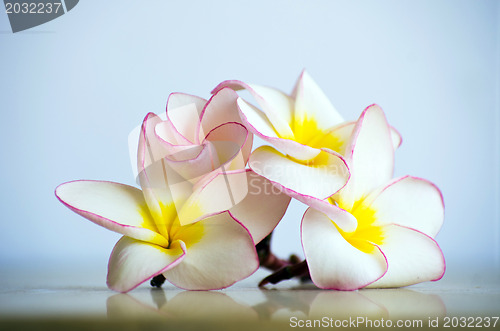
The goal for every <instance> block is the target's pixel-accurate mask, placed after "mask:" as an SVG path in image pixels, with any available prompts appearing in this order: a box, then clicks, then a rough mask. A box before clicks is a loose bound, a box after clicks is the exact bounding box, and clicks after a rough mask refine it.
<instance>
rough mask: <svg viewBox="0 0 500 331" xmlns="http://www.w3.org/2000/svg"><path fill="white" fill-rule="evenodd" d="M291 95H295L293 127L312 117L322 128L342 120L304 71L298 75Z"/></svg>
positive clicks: (324, 128)
mask: <svg viewBox="0 0 500 331" xmlns="http://www.w3.org/2000/svg"><path fill="white" fill-rule="evenodd" d="M293 96H295V113H294V122H295V128H298V127H300V125H301V123H302V122H303V121H304V120H305V119H309V120H311V119H314V120H315V121H316V122H317V124H318V126H319V128H320V129H323V130H326V129H328V128H331V127H332V126H334V125H337V124H340V123H342V122H344V120H343V118H342V116H340V114H339V112H338V111H337V110H336V109H335V107H333V105H332V104H331V103H330V100H328V98H327V97H326V95H325V94H324V93H323V91H322V90H321V89H320V87H319V86H318V85H317V84H316V82H315V81H314V80H313V79H312V78H311V76H310V75H309V74H308V73H307V72H306V71H303V72H302V75H300V77H299V79H298V81H297V84H296V86H295V88H294V92H293Z"/></svg>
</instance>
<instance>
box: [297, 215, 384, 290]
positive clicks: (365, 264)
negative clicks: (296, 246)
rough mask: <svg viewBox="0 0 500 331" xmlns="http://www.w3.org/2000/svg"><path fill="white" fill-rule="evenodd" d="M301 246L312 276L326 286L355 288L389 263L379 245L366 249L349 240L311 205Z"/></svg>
mask: <svg viewBox="0 0 500 331" xmlns="http://www.w3.org/2000/svg"><path fill="white" fill-rule="evenodd" d="M301 227H302V246H303V247H304V254H305V256H306V260H307V264H308V266H309V272H310V274H311V279H312V281H313V282H314V284H316V286H318V287H320V288H323V289H336V290H356V289H358V288H361V287H364V286H366V285H368V284H370V283H373V282H374V281H376V280H377V279H379V278H380V277H382V276H383V275H384V273H385V272H386V270H387V263H386V259H385V257H384V254H382V252H381V251H380V250H378V249H376V248H375V249H374V250H373V252H372V253H364V252H362V251H360V250H358V249H357V248H355V247H354V246H352V245H351V244H350V243H349V242H347V241H346V240H345V239H344V238H343V237H342V235H341V234H340V232H339V231H338V230H337V228H336V227H335V225H334V224H333V223H332V221H331V220H330V219H329V218H328V217H327V216H326V215H324V214H322V213H320V212H318V211H316V210H314V209H311V208H309V209H308V210H307V211H306V213H305V214H304V218H303V219H302V226H301Z"/></svg>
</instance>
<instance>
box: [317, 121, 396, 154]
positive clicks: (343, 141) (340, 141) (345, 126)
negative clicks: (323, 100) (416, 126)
mask: <svg viewBox="0 0 500 331" xmlns="http://www.w3.org/2000/svg"><path fill="white" fill-rule="evenodd" d="M355 126H356V122H344V123H342V124H339V125H336V126H334V127H333V128H331V129H329V130H327V131H326V132H325V135H324V136H319V137H318V138H316V141H313V142H312V144H313V145H319V146H321V147H325V148H330V149H331V150H334V151H335V152H338V153H340V154H341V155H345V154H346V151H345V150H346V148H347V145H348V144H349V141H350V139H351V135H352V133H353V130H354V127H355ZM391 139H392V145H393V148H394V150H396V149H397V148H398V147H399V146H401V143H402V138H401V135H400V134H399V132H398V131H397V130H396V129H395V128H393V127H392V126H391ZM320 140H324V141H326V142H329V141H333V146H334V147H336V146H337V147H336V148H332V147H329V146H328V145H327V144H324V143H320ZM317 147H318V146H317Z"/></svg>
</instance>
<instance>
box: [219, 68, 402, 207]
mask: <svg viewBox="0 0 500 331" xmlns="http://www.w3.org/2000/svg"><path fill="white" fill-rule="evenodd" d="M225 87H230V88H233V89H235V90H239V89H246V90H248V91H249V92H250V94H251V95H252V96H253V97H254V98H255V100H256V101H257V103H258V105H259V106H260V108H261V109H258V108H256V107H254V106H253V105H251V104H249V103H248V102H246V101H245V100H243V99H241V98H239V99H238V106H239V110H240V115H241V118H242V121H243V123H244V124H245V125H246V126H247V128H248V129H249V130H250V131H251V132H253V133H254V134H255V135H257V136H259V137H260V138H262V139H263V140H264V141H266V142H267V143H269V144H270V145H272V146H274V147H271V146H262V147H259V148H257V149H256V150H255V151H254V152H253V153H252V155H251V157H250V160H249V165H250V168H251V169H252V170H254V171H255V172H256V173H258V174H259V175H261V176H264V177H266V178H267V179H269V180H271V181H272V182H273V183H275V185H277V186H278V187H281V188H283V189H284V191H285V192H287V193H288V194H289V195H290V196H292V197H294V198H297V199H299V200H300V199H301V198H302V197H303V196H308V197H314V198H317V199H325V198H327V197H329V196H330V195H332V194H334V193H335V192H337V191H338V190H339V189H340V188H342V187H343V186H344V185H345V184H346V182H347V180H348V178H349V171H348V169H347V166H346V164H345V162H344V160H343V158H342V157H341V155H340V154H342V153H343V151H344V149H345V145H346V144H347V142H348V139H349V137H350V135H351V132H352V130H353V128H354V122H345V121H344V120H343V118H342V116H341V115H340V114H339V113H338V111H337V110H336V109H335V108H334V107H333V105H332V104H331V103H330V101H329V100H328V98H327V97H326V95H325V94H324V93H323V91H322V90H321V89H320V88H319V86H318V85H317V84H316V83H315V82H314V80H313V79H312V78H311V76H310V75H309V74H308V73H307V72H305V71H304V72H303V73H302V74H301V75H300V77H299V79H298V80H297V82H296V84H295V87H294V89H293V92H292V93H291V95H287V94H285V93H283V92H281V91H279V90H277V89H274V88H270V87H265V86H261V85H256V84H247V83H244V82H241V81H237V80H228V81H225V82H222V83H221V84H219V85H218V86H217V87H216V88H215V89H214V90H213V91H212V92H213V93H214V92H217V91H219V90H220V89H222V88H225ZM391 131H392V135H393V139H394V144H395V145H396V146H399V144H400V143H401V137H400V136H399V134H398V133H397V132H396V131H395V130H391Z"/></svg>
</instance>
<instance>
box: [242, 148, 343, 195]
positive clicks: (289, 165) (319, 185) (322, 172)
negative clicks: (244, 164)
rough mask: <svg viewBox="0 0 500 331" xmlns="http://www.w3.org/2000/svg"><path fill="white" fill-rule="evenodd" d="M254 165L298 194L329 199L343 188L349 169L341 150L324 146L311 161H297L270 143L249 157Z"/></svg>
mask: <svg viewBox="0 0 500 331" xmlns="http://www.w3.org/2000/svg"><path fill="white" fill-rule="evenodd" d="M249 165H250V168H251V169H252V170H253V171H255V172H256V173H257V174H259V175H261V176H263V177H265V178H267V179H268V180H270V181H272V182H273V183H276V184H279V185H280V186H282V187H284V188H286V189H288V190H292V191H294V192H296V193H298V194H302V195H308V196H312V197H315V198H318V199H325V198H327V197H329V196H331V195H332V194H334V193H335V192H337V191H338V190H339V189H341V188H342V187H343V186H344V185H345V184H346V182H347V180H348V178H349V170H348V169H347V166H346V164H345V162H344V160H343V159H342V157H340V155H339V154H337V153H335V152H332V151H328V150H320V153H319V154H318V156H317V157H316V158H315V159H313V160H312V162H309V163H305V164H304V163H299V162H296V161H294V160H292V159H290V158H288V157H286V156H285V155H283V154H281V153H280V152H278V151H277V150H275V149H274V148H272V147H270V146H262V147H259V148H257V149H256V150H255V151H254V152H253V153H252V155H251V156H250V160H249Z"/></svg>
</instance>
